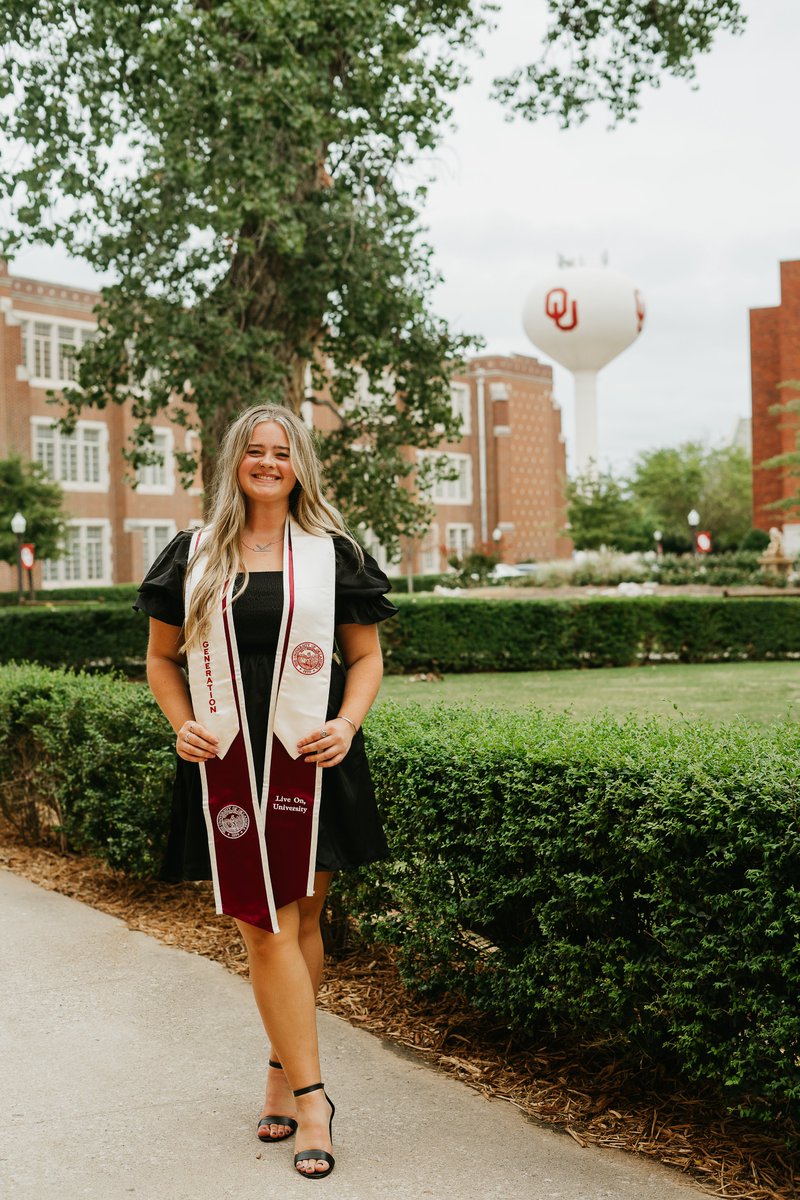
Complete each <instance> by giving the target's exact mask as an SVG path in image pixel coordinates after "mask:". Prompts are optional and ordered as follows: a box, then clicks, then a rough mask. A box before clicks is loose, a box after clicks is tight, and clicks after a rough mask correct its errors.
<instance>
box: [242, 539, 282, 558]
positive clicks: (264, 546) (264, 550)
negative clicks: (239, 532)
mask: <svg viewBox="0 0 800 1200" xmlns="http://www.w3.org/2000/svg"><path fill="white" fill-rule="evenodd" d="M239 540H240V541H241V543H242V545H243V546H245V547H246V548H247V549H248V550H252V551H253V553H254V554H270V553H271V552H272V547H273V546H276V545H277V544H278V542H282V541H283V534H281V535H280V537H276V538H274V539H273V540H272V541H271V542H261V543H259V544H258V545H257V546H251V545H250V544H249V543H248V542H246V541H245V540H244V538H243V537H240V538H239Z"/></svg>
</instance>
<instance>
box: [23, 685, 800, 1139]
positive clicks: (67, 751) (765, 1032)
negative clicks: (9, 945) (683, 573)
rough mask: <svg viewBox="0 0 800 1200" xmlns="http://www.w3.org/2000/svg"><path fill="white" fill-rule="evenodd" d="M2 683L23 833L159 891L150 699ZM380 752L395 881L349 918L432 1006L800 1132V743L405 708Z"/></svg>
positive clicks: (380, 871) (134, 693)
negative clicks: (445, 995) (614, 1062)
mask: <svg viewBox="0 0 800 1200" xmlns="http://www.w3.org/2000/svg"><path fill="white" fill-rule="evenodd" d="M0 678H2V683H3V687H2V690H1V691H0V749H1V750H2V753H0V764H1V765H0V784H1V785H2V786H1V787H0V796H2V798H3V804H4V808H5V810H6V813H7V815H10V816H11V817H12V818H14V817H16V819H17V823H18V824H20V825H24V824H25V821H24V819H23V818H24V810H25V809H26V806H27V808H30V807H31V805H33V804H34V803H35V801H36V800H37V799H38V800H39V801H41V802H42V803H44V804H46V805H48V806H49V808H50V810H51V812H54V813H55V814H56V816H57V819H58V822H59V824H60V827H61V828H62V829H63V831H64V834H65V838H66V841H67V844H68V845H69V846H71V847H73V848H75V849H80V850H84V851H88V852H90V853H94V854H97V855H99V856H100V857H102V858H104V859H105V860H106V861H107V862H109V863H110V864H111V865H112V866H114V867H122V868H124V869H126V870H128V871H130V872H131V873H132V874H134V875H135V876H138V877H142V876H146V875H147V874H148V873H150V872H152V871H153V870H154V868H155V866H156V864H157V862H158V860H159V855H160V852H161V848H162V846H163V842H164V837H165V833H166V823H167V813H168V807H169V787H170V780H171V774H172V764H173V762H174V752H173V750H172V735H171V731H170V730H169V728H168V726H167V725H166V722H165V721H164V720H163V718H162V717H161V716H160V714H159V713H158V711H157V709H156V707H155V704H154V702H153V701H152V698H151V697H150V696H149V694H148V693H147V691H146V689H145V688H144V687H142V686H132V685H130V684H128V683H125V682H124V681H121V680H118V679H109V678H97V677H86V676H72V675H69V674H66V673H61V672H51V671H47V670H45V669H43V668H41V667H31V666H21V667H11V668H5V669H4V670H3V671H2V672H0ZM367 740H368V749H369V753H370V757H371V761H372V767H373V774H374V777H375V779H376V782H377V784H378V790H379V799H380V802H381V805H382V807H383V811H384V815H385V819H386V825H387V832H388V836H389V841H390V845H391V848H392V852H393V857H392V859H390V860H389V861H387V862H385V863H380V864H376V865H375V866H373V867H371V868H369V869H366V870H364V871H362V872H361V873H359V874H358V875H355V874H350V873H348V874H344V875H342V876H340V877H339V878H338V880H337V888H336V893H335V903H336V904H337V905H338V907H339V909H340V911H341V912H343V913H345V914H346V915H347V916H348V917H351V918H355V919H357V920H358V922H359V923H360V926H361V928H362V930H363V932H364V934H365V935H366V936H368V937H370V938H377V939H381V940H384V941H388V942H390V943H393V944H394V945H396V946H397V947H398V948H399V961H400V964H401V969H402V971H403V974H404V977H405V979H406V981H407V982H408V983H409V985H410V986H412V987H414V988H417V989H421V990H424V991H436V990H442V989H447V990H453V991H457V992H458V993H459V994H461V995H463V996H465V997H466V998H467V999H468V1000H469V1001H471V1002H472V1003H473V1004H474V1005H476V1006H477V1007H478V1008H480V1009H483V1010H485V1011H486V1012H488V1013H490V1014H492V1015H493V1017H495V1018H496V1019H497V1020H498V1021H502V1022H504V1023H507V1024H508V1026H509V1027H510V1028H512V1029H513V1030H518V1031H521V1032H522V1033H536V1034H539V1033H540V1032H541V1030H542V1029H544V1028H547V1027H549V1028H550V1029H552V1030H557V1031H567V1032H576V1033H578V1034H580V1036H581V1037H583V1038H584V1039H587V1038H588V1039H593V1038H600V1039H604V1040H606V1041H608V1042H611V1043H612V1044H613V1043H616V1044H617V1045H619V1046H620V1047H622V1048H635V1049H636V1050H637V1051H638V1052H639V1053H642V1054H645V1055H648V1056H650V1057H651V1058H652V1059H654V1060H657V1061H660V1062H664V1063H666V1064H667V1065H669V1066H670V1067H671V1068H672V1069H676V1070H679V1071H681V1072H682V1073H683V1074H684V1076H685V1077H686V1078H688V1079H690V1080H694V1081H696V1082H699V1083H710V1084H712V1085H714V1086H715V1087H716V1088H717V1089H718V1090H719V1091H720V1093H721V1094H722V1095H723V1096H724V1097H725V1098H726V1100H727V1103H728V1105H729V1107H730V1108H731V1110H732V1111H737V1112H739V1113H740V1114H742V1115H749V1116H756V1117H759V1118H764V1119H772V1120H775V1119H777V1118H783V1117H790V1118H794V1119H796V1118H797V1117H798V1116H799V1115H800V1058H798V1051H797V1047H798V1045H800V1006H799V1002H798V997H799V996H800V938H799V937H798V933H800V820H799V818H800V807H799V806H798V765H797V764H798V761H800V729H799V728H798V726H796V725H791V724H781V725H771V726H768V727H767V726H754V725H750V724H747V723H744V722H737V723H734V724H730V725H727V726H722V727H720V726H712V725H710V724H706V723H704V722H700V721H698V722H695V723H693V724H692V725H685V726H681V725H676V724H674V723H669V724H667V723H665V724H664V725H660V724H659V723H657V722H655V721H650V722H638V721H635V720H632V719H631V720H628V721H626V722H624V723H617V722H615V721H613V720H611V719H610V718H604V719H601V720H597V721H594V722H591V723H580V724H579V723H573V722H570V721H569V720H568V718H566V717H564V716H553V715H547V714H543V713H540V712H531V713H528V714H526V715H519V714H508V713H499V712H494V711H492V710H483V711H480V712H475V711H474V710H473V711H470V710H465V709H458V708H438V709H426V708H421V707H416V706H408V707H399V706H388V705H387V706H383V707H380V708H378V709H377V710H376V711H374V712H373V714H372V715H371V716H370V719H369V721H368V725H367ZM35 823H36V822H35V821H34V822H33V825H34V826H35ZM29 832H30V830H29ZM33 832H34V833H35V828H34V829H33Z"/></svg>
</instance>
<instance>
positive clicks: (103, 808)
mask: <svg viewBox="0 0 800 1200" xmlns="http://www.w3.org/2000/svg"><path fill="white" fill-rule="evenodd" d="M0 681H2V687H1V688H0V812H2V813H3V815H4V816H5V817H6V818H7V819H8V820H10V821H11V822H12V824H14V825H15V826H16V827H17V828H18V829H19V830H20V831H21V832H23V833H25V834H27V835H28V836H30V837H32V838H34V839H36V838H37V837H38V836H39V834H40V832H41V831H43V830H47V829H49V828H50V827H51V826H52V824H53V822H54V821H55V824H56V826H57V828H58V829H59V830H60V831H61V835H62V841H63V844H64V845H65V846H68V847H69V848H70V849H72V850H77V851H85V852H87V853H89V854H96V855H99V857H101V858H103V859H104V860H105V861H106V862H108V863H109V864H110V866H112V867H117V868H119V869H121V870H127V871H130V872H131V873H132V874H134V875H136V876H137V877H142V876H146V875H148V874H151V873H152V872H153V871H154V870H156V869H157V866H158V864H159V862H160V859H161V854H162V852H163V846H164V837H165V830H166V828H167V823H168V820H169V811H170V804H171V786H172V777H173V774H174V769H175V753H174V749H173V746H174V742H173V741H172V738H171V736H170V735H171V733H172V731H171V730H170V728H169V726H168V724H167V723H166V721H165V719H164V717H163V715H162V714H161V712H160V710H159V708H158V706H157V705H156V703H155V701H154V700H153V698H152V696H151V695H150V692H149V690H148V689H147V688H146V687H144V686H140V685H132V684H130V683H127V682H126V681H124V680H122V679H119V678H115V677H112V676H109V675H92V676H87V675H75V674H72V673H70V672H66V671H52V670H48V669H47V668H45V667H40V666H35V665H33V664H28V663H25V664H22V665H20V666H9V667H4V668H3V669H2V671H0Z"/></svg>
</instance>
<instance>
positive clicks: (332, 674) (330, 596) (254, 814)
mask: <svg viewBox="0 0 800 1200" xmlns="http://www.w3.org/2000/svg"><path fill="white" fill-rule="evenodd" d="M388 590H389V582H388V580H387V579H386V576H385V575H384V574H383V572H382V571H381V570H380V569H379V568H378V566H377V564H376V563H375V561H374V560H373V559H372V558H370V557H369V555H364V554H363V552H362V551H361V549H360V548H359V547H358V545H357V543H356V542H355V541H354V539H353V538H352V536H351V535H350V534H349V532H348V531H347V529H346V527H345V525H344V522H343V520H342V517H341V516H340V514H339V513H338V512H337V511H336V509H334V508H333V507H332V506H331V505H330V504H329V503H328V502H327V501H326V500H325V499H324V497H323V495H322V491H321V486H320V468H319V463H318V461H317V458H316V455H315V453H314V448H313V443H312V441H311V437H310V435H309V432H308V430H307V429H306V428H305V426H304V425H303V423H302V422H301V421H300V420H298V419H297V418H296V417H295V416H293V415H292V414H291V413H290V412H288V411H287V410H285V409H283V408H276V407H268V406H261V407H255V408H251V409H248V410H247V411H246V412H244V413H243V414H242V415H241V416H240V417H239V418H238V419H237V420H236V421H234V422H233V424H232V425H231V426H230V428H229V429H228V431H227V433H226V435H225V438H224V440H223V443H222V446H221V449H220V454H219V458H218V463H217V469H216V474H215V479H214V486H213V494H212V507H211V513H210V518H209V522H208V525H207V526H206V527H205V529H204V530H202V531H200V532H199V533H198V532H194V533H193V532H192V531H188V532H184V533H180V534H178V535H177V537H175V538H174V539H173V541H172V542H171V543H170V544H169V546H167V547H166V549H165V550H164V551H163V552H162V553H161V555H160V556H159V557H158V559H157V560H156V562H155V563H154V564H153V566H152V568H151V569H150V571H149V572H148V574H147V577H146V578H145V580H144V582H143V583H142V586H141V588H140V591H139V595H138V597H137V601H136V605H135V607H137V608H139V609H141V610H142V611H144V612H146V613H147V614H148V615H149V617H150V639H149V644H148V652H147V678H148V682H149V684H150V687H151V689H152V691H153V694H154V696H155V698H156V700H157V701H158V704H159V706H160V707H161V709H162V711H163V712H164V714H165V716H166V717H167V719H168V720H169V722H170V724H171V725H172V727H173V729H174V730H175V733H176V735H177V740H176V750H177V753H178V758H179V762H178V770H177V776H176V783H175V792H174V801H173V818H172V828H171V831H170V838H169V842H168V846H167V852H166V856H165V862H164V867H163V870H162V876H163V877H164V878H166V879H172V880H178V879H202V878H206V879H208V878H212V879H213V881H214V892H215V899H216V903H217V911H218V912H226V913H230V914H231V915H232V916H233V917H234V919H235V920H236V924H237V926H238V928H239V930H240V932H241V934H242V938H243V939H244V943H245V945H246V947H247V954H248V961H249V965H250V978H251V981H252V985H253V991H254V994H255V998H256V1003H257V1004H258V1008H259V1011H260V1013H261V1017H262V1020H263V1023H264V1027H265V1029H266V1031H267V1036H268V1037H269V1039H270V1042H271V1048H270V1054H269V1069H268V1072H267V1086H266V1095H265V1101H264V1106H263V1109H262V1115H261V1118H260V1120H259V1122H258V1128H257V1132H258V1136H259V1138H260V1139H261V1140H262V1141H263V1142H273V1141H284V1140H285V1139H286V1138H288V1137H290V1136H292V1134H293V1133H295V1132H296V1147H297V1151H298V1152H297V1154H296V1155H295V1167H296V1169H297V1171H298V1172H299V1173H300V1174H302V1175H303V1176H304V1177H305V1178H308V1179H320V1178H323V1177H324V1176H325V1175H329V1174H330V1172H331V1171H332V1170H333V1166H334V1159H333V1155H332V1145H331V1126H332V1121H333V1111H334V1109H333V1104H332V1102H331V1101H329V1099H328V1097H327V1095H326V1093H325V1091H324V1088H323V1085H322V1083H321V1082H320V1080H321V1073H320V1066H319V1054H318V1047H317V1029H316V1003H315V997H316V992H317V989H318V987H319V984H320V979H321V975H322V959H323V950H322V939H321V935H320V928H319V921H320V915H321V913H322V909H323V905H324V902H325V896H326V892H327V890H328V887H329V885H330V881H331V877H332V874H333V872H334V871H335V870H339V869H342V868H348V867H355V866H359V865H361V864H363V863H367V862H372V861H375V860H376V859H380V858H384V857H385V856H386V854H387V853H388V849H387V845H386V840H385V838H384V834H383V829H382V827H381V824H380V819H379V817H378V812H377V808H376V805H375V798H374V792H373V789H372V783H371V780H370V776H369V769H368V766H367V762H366V758H365V756H364V746H363V735H362V734H361V732H360V727H361V723H362V721H363V720H364V717H365V716H366V714H367V712H368V711H369V708H370V706H371V704H372V702H373V700H374V699H375V696H376V695H377V692H378V688H379V686H380V682H381V676H382V669H383V664H382V658H381V651H380V645H379V642H378V634H377V622H378V621H381V620H384V619H385V618H386V617H389V616H392V615H393V614H394V613H395V612H396V611H397V610H396V609H395V608H394V606H393V605H392V604H390V603H389V602H388V601H387V600H386V599H385V598H384V595H385V593H386V592H387V591H388ZM334 630H335V641H336V646H337V647H338V652H339V654H340V655H341V658H342V660H343V662H344V666H345V668H346V674H345V671H344V670H343V669H342V667H341V666H340V664H339V663H338V662H337V661H336V660H335V659H334V657H333V655H332V653H331V651H332V649H333V637H334ZM186 662H188V668H189V670H188V673H189V683H188V684H187V679H186V675H185V673H184V664H185V663H186Z"/></svg>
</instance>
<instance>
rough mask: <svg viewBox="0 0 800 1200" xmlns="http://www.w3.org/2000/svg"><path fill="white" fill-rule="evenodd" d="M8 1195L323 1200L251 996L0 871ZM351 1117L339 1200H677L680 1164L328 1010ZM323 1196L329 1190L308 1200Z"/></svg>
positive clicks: (329, 1077)
mask: <svg viewBox="0 0 800 1200" xmlns="http://www.w3.org/2000/svg"><path fill="white" fill-rule="evenodd" d="M0 946H1V947H2V950H1V951H0V953H1V954H2V961H1V962H0V981H1V982H0V1000H2V1014H3V1019H2V1029H1V1031H0V1063H2V1066H1V1067H0V1091H1V1093H2V1099H3V1110H4V1112H3V1118H2V1125H1V1128H2V1134H1V1138H2V1140H1V1142H0V1189H1V1190H2V1194H3V1195H5V1196H9V1197H14V1200H17V1198H20V1200H21V1198H25V1200H27V1198H31V1200H124V1198H125V1197H126V1196H134V1197H139V1198H140V1200H228V1198H230V1200H234V1198H235V1200H250V1197H252V1198H253V1200H278V1198H280V1200H284V1198H285V1197H287V1196H290V1195H291V1196H295V1195H297V1196H298V1197H299V1196H305V1197H308V1196H309V1195H310V1193H309V1192H308V1188H307V1186H306V1184H307V1180H304V1179H301V1178H299V1177H298V1176H297V1175H296V1174H295V1172H294V1170H293V1168H292V1165H291V1163H292V1153H293V1151H292V1149H291V1141H290V1143H289V1144H288V1145H286V1146H282V1145H277V1146H264V1147H261V1146H260V1144H259V1142H258V1141H257V1139H256V1136H255V1124H256V1118H257V1116H258V1111H259V1104H260V1100H261V1096H262V1092H263V1082H264V1066H265V1061H264V1060H265V1058H266V1046H265V1039H264V1035H263V1033H262V1030H261V1027H260V1022H259V1019H258V1015H257V1013H256V1008H255V1005H254V1003H253V999H252V996H251V994H250V988H249V985H248V984H246V983H245V982H244V981H243V980H242V979H239V978H238V977H237V976H234V975H231V974H230V973H229V972H227V971H226V970H225V969H224V967H222V966H220V965H219V964H218V963H214V962H209V961H208V960H207V959H204V958H200V957H199V956H197V955H193V954H188V953H186V952H185V951H183V950H176V949H173V948H171V947H167V946H162V945H161V944H160V943H159V942H156V941H154V940H153V939H152V938H149V937H147V936H146V935H145V934H141V933H133V932H131V931H130V930H129V929H128V928H127V926H126V925H124V924H123V922H122V921H119V920H117V919H116V918H115V917H110V916H107V915H106V914H105V913H101V912H97V911H96V910H95V909H92V908H89V907H87V906H86V905H84V904H80V903H78V902H77V901H74V900H70V899H68V898H67V897H65V896H61V895H58V894H57V893H55V892H48V891H44V890H43V889H42V888H39V887H37V886H36V885H35V884H32V883H29V882H28V881H27V880H25V879H21V878H19V877H18V876H16V875H13V874H11V873H10V872H7V871H0ZM320 1036H321V1041H322V1051H323V1062H324V1064H325V1065H324V1075H325V1081H326V1084H327V1087H328V1090H329V1092H330V1094H331V1095H332V1097H333V1098H334V1100H335V1101H336V1106H337V1116H336V1119H335V1120H334V1123H333V1140H334V1152H335V1155H336V1170H335V1172H334V1174H333V1175H332V1176H331V1178H330V1179H328V1180H325V1181H321V1180H320V1181H316V1186H317V1187H318V1190H319V1195H321V1196H325V1197H327V1200H371V1198H372V1197H386V1196H392V1197H395V1198H397V1200H403V1198H406V1197H408V1198H409V1200H421V1198H422V1197H427V1196H436V1197H438V1196H441V1195H446V1196H447V1197H448V1198H449V1200H506V1198H508V1200H511V1198H514V1200H516V1198H522V1200H555V1198H558V1200H681V1198H690V1197H691V1198H694V1200H697V1198H698V1197H699V1196H700V1195H701V1194H702V1193H701V1192H700V1191H699V1189H697V1188H695V1187H694V1186H693V1185H692V1184H690V1183H689V1182H687V1181H686V1180H684V1179H682V1178H681V1176H680V1175H678V1174H677V1173H675V1172H672V1171H670V1170H668V1169H667V1168H664V1167H660V1166H658V1165H655V1164H652V1163H649V1162H647V1161H643V1160H639V1159H637V1158H635V1157H633V1156H629V1155H624V1154H622V1153H619V1152H616V1151H610V1150H596V1149H592V1148H589V1149H586V1150H582V1149H581V1148H580V1147H579V1146H578V1145H576V1143H575V1142H574V1141H573V1140H572V1139H571V1138H570V1137H568V1136H567V1135H566V1134H563V1133H558V1132H555V1131H553V1130H550V1129H546V1128H539V1127H538V1126H537V1125H535V1124H533V1123H532V1122H530V1121H528V1120H526V1119H525V1118H524V1117H523V1116H522V1115H521V1114H520V1113H519V1112H518V1111H517V1110H516V1109H514V1108H513V1107H512V1106H511V1105H508V1104H503V1103H501V1102H490V1101H487V1100H485V1099H483V1098H482V1097H481V1096H479V1095H478V1094H477V1093H476V1092H473V1091H472V1090H471V1089H469V1088H467V1087H465V1086H464V1085H462V1084H460V1083H458V1082H456V1081H455V1080H452V1079H448V1078H447V1077H445V1076H443V1075H439V1074H437V1073H436V1072H435V1071H432V1070H430V1069H429V1068H427V1067H425V1066H421V1065H419V1064H418V1063H416V1062H415V1061H413V1060H412V1059H409V1058H408V1057H407V1056H405V1055H404V1054H402V1053H399V1052H397V1051H396V1050H394V1049H393V1048H392V1046H391V1045H389V1044H388V1043H385V1042H382V1041H380V1040H379V1039H378V1038H375V1037H372V1036H371V1035H370V1034H367V1033H364V1032H363V1031H361V1030H358V1029H353V1028H352V1027H351V1026H350V1025H348V1024H347V1023H346V1022H345V1021H343V1020H341V1019H339V1018H338V1017H333V1016H330V1015H328V1014H327V1013H320ZM314 1194H316V1193H314Z"/></svg>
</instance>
